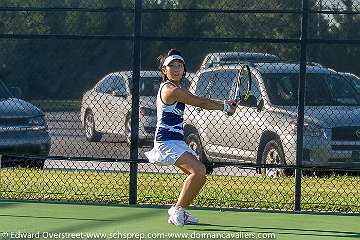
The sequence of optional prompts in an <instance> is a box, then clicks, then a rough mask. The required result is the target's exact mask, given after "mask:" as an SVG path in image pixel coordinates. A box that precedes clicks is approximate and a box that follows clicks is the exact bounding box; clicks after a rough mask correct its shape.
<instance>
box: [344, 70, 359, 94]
mask: <svg viewBox="0 0 360 240" xmlns="http://www.w3.org/2000/svg"><path fill="white" fill-rule="evenodd" d="M341 76H342V77H343V78H345V79H346V80H348V81H349V82H350V84H352V85H353V86H354V88H355V89H356V91H357V92H358V93H360V78H359V77H357V76H355V75H350V74H347V75H341Z"/></svg>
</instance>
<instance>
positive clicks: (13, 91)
mask: <svg viewBox="0 0 360 240" xmlns="http://www.w3.org/2000/svg"><path fill="white" fill-rule="evenodd" d="M9 90H10V93H11V94H12V95H13V96H14V97H15V98H21V96H22V91H21V89H20V88H19V87H10V88H9Z"/></svg>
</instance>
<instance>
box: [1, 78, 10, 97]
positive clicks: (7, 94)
mask: <svg viewBox="0 0 360 240" xmlns="http://www.w3.org/2000/svg"><path fill="white" fill-rule="evenodd" d="M9 97H11V94H10V92H9V90H8V89H7V87H6V86H5V84H4V83H3V82H1V81H0V99H4V98H5V99H6V98H9Z"/></svg>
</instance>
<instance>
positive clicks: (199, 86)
mask: <svg viewBox="0 0 360 240" xmlns="http://www.w3.org/2000/svg"><path fill="white" fill-rule="evenodd" d="M213 78H215V72H204V73H202V74H200V76H199V80H198V81H197V83H196V90H195V94H196V95H198V96H201V97H205V96H206V95H207V93H208V88H209V83H210V80H211V79H213Z"/></svg>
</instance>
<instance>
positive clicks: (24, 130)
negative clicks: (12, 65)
mask: <svg viewBox="0 0 360 240" xmlns="http://www.w3.org/2000/svg"><path fill="white" fill-rule="evenodd" d="M49 150H50V136H49V133H48V127H47V123H46V120H45V117H44V113H43V112H42V111H41V110H40V109H39V108H37V107H35V106H34V105H32V104H31V103H29V102H26V101H24V100H21V99H18V98H16V97H14V95H13V94H12V92H11V91H10V90H9V88H7V87H6V85H5V84H4V83H3V82H2V81H0V155H3V156H2V158H1V166H2V167H9V166H21V167H37V168H43V166H44V159H40V160H29V159H28V160H26V158H24V159H25V160H21V161H19V160H18V159H16V156H18V157H19V156H22V155H26V156H28V155H42V156H47V155H48V154H49ZM4 156H5V157H4ZM10 156H12V157H10Z"/></svg>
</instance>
